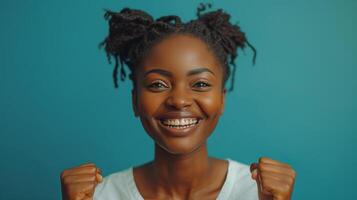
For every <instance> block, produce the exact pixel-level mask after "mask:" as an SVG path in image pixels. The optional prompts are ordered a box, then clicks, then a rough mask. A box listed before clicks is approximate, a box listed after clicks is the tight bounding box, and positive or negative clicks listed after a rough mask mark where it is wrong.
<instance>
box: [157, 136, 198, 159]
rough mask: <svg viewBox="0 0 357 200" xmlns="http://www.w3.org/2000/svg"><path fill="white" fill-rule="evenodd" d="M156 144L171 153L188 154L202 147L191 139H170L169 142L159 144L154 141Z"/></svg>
mask: <svg viewBox="0 0 357 200" xmlns="http://www.w3.org/2000/svg"><path fill="white" fill-rule="evenodd" d="M177 140H179V139H177ZM181 140H182V139H181ZM156 144H157V145H158V146H159V148H161V149H162V150H164V151H166V152H168V153H170V154H172V155H188V154H190V153H192V152H194V151H196V150H198V149H200V148H201V147H202V144H197V143H193V142H192V140H190V141H170V142H165V143H164V144H160V143H158V142H156Z"/></svg>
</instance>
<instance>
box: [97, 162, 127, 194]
mask: <svg viewBox="0 0 357 200" xmlns="http://www.w3.org/2000/svg"><path fill="white" fill-rule="evenodd" d="M131 178H132V167H130V168H127V169H124V170H122V171H119V172H115V173H112V174H110V175H108V176H106V177H104V178H103V181H102V182H101V183H100V184H98V185H97V186H96V187H95V191H94V196H93V199H94V200H109V199H130V198H131V196H132V193H131V190H132V189H134V188H133V186H134V185H132V184H131V181H130V180H131Z"/></svg>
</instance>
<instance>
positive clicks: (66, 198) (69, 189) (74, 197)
mask: <svg viewBox="0 0 357 200" xmlns="http://www.w3.org/2000/svg"><path fill="white" fill-rule="evenodd" d="M102 180H103V177H102V175H101V170H100V169H99V168H97V167H96V166H95V164H94V163H86V164H82V165H80V166H78V167H73V168H70V169H66V170H64V171H63V172H62V173H61V188H62V199H63V200H92V199H93V194H94V189H95V186H96V185H97V184H98V183H100V182H102Z"/></svg>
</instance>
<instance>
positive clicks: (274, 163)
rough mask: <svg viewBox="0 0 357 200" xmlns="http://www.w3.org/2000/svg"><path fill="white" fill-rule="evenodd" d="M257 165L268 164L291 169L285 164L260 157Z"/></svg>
mask: <svg viewBox="0 0 357 200" xmlns="http://www.w3.org/2000/svg"><path fill="white" fill-rule="evenodd" d="M259 163H268V164H273V165H280V166H285V167H287V168H291V167H290V165H289V164H287V163H283V162H279V161H277V160H273V159H271V158H268V157H260V158H259Z"/></svg>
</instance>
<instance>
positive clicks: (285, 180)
mask: <svg viewBox="0 0 357 200" xmlns="http://www.w3.org/2000/svg"><path fill="white" fill-rule="evenodd" d="M260 176H261V177H262V179H272V180H276V181H278V182H280V183H281V184H284V185H288V186H289V185H290V186H291V185H293V183H294V179H293V178H292V177H290V176H289V175H286V174H277V173H270V172H260Z"/></svg>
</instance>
